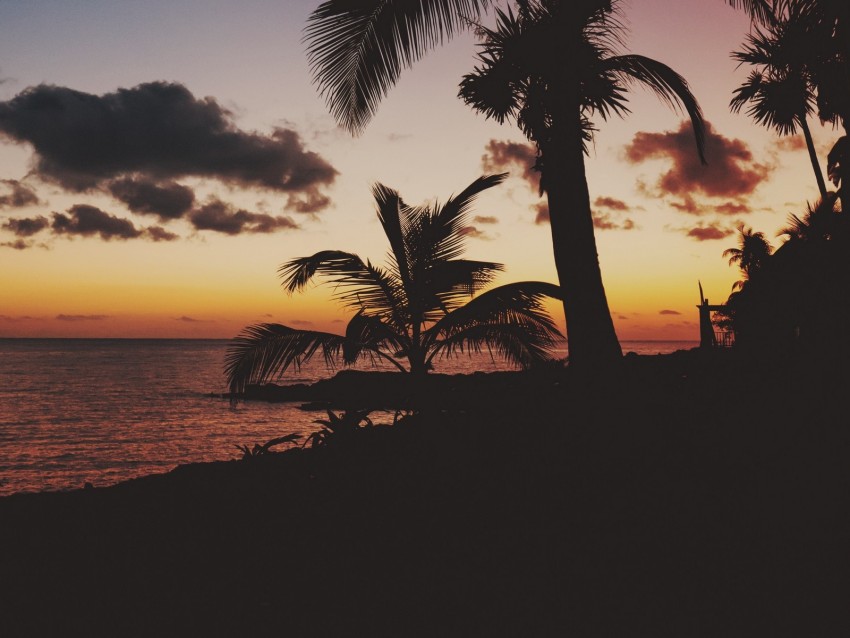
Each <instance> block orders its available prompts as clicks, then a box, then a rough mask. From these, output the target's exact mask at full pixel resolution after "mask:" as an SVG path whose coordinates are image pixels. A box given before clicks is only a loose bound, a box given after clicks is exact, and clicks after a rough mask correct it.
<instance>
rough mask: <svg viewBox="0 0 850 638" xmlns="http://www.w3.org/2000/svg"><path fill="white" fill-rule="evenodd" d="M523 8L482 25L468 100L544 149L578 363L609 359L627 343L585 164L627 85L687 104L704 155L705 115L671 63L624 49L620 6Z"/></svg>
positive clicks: (544, 183) (589, 1)
mask: <svg viewBox="0 0 850 638" xmlns="http://www.w3.org/2000/svg"><path fill="white" fill-rule="evenodd" d="M518 4H519V5H520V7H519V10H518V11H517V12H516V13H514V12H513V11H511V10H508V11H497V24H496V26H495V28H493V29H481V33H482V34H483V36H484V42H483V44H482V45H481V51H480V53H479V55H478V59H479V62H480V65H479V66H477V67H476V68H475V70H474V71H473V72H472V73H469V74H467V75H466V76H464V78H463V81H462V82H461V86H460V96H461V97H462V98H463V100H464V101H466V102H467V103H468V104H470V105H471V106H472V107H473V108H474V109H475V110H477V111H479V112H481V113H483V114H484V115H485V116H486V117H488V118H493V119H495V120H496V121H497V122H499V123H503V122H505V121H506V120H514V121H516V123H517V125H518V126H519V128H520V129H521V130H522V132H523V133H524V134H525V135H526V137H528V139H529V140H531V141H533V142H534V143H535V145H536V146H537V151H538V159H537V164H536V168H537V169H539V170H540V173H541V189H542V190H543V191H545V192H546V194H547V197H548V203H549V216H550V221H551V230H552V241H553V245H554V252H555V265H556V267H557V269H558V276H559V279H560V283H561V288H562V289H563V291H564V311H565V314H566V319H567V335H568V338H569V349H570V363H571V364H572V363H574V362H578V363H582V364H584V363H587V362H594V363H596V362H605V361H610V360H612V359H615V358H616V357H618V356H619V355H620V347H619V343H618V341H617V337H616V334H615V332H614V326H613V322H612V321H611V315H610V312H609V309H608V302H607V300H606V297H605V289H604V286H603V284H602V276H601V273H600V269H599V260H598V257H597V252H596V240H595V237H594V230H593V218H592V215H591V209H590V197H589V193H588V188H587V180H586V177H585V165H584V154H585V151H586V145H587V142H588V141H589V140H590V139H591V138H592V134H593V131H594V127H593V123H592V118H593V117H594V116H599V117H601V118H602V119H607V118H608V117H609V116H611V115H619V116H624V115H626V114H627V113H628V112H629V109H628V107H627V101H628V100H627V97H626V89H627V87H628V85H629V84H630V83H639V84H642V85H644V86H645V87H647V88H649V89H650V90H652V91H653V92H654V93H655V94H656V95H657V96H658V97H659V98H661V99H662V100H663V101H665V102H666V103H668V104H669V105H671V106H674V107H677V106H680V105H681V106H683V107H684V109H685V110H686V111H687V113H688V115H689V116H690V118H691V121H692V123H693V127H694V132H695V135H696V142H697V152H698V153H699V154H700V157H701V158H702V151H703V138H704V124H703V119H702V113H701V112H700V108H699V105H698V104H697V102H696V99H695V98H694V96H693V95H692V94H691V92H690V89H689V88H688V84H687V82H686V81H685V80H684V78H682V77H681V76H680V75H678V74H677V73H676V72H675V71H673V70H672V69H671V68H670V67H668V66H666V65H664V64H662V63H661V62H658V61H656V60H652V59H650V58H646V57H644V56H640V55H619V54H617V53H616V51H615V49H616V47H617V45H618V44H619V42H621V39H622V26H621V24H620V22H619V20H618V13H617V3H612V2H599V1H596V0H580V1H573V2H554V1H549V2H546V1H543V2H522V3H518Z"/></svg>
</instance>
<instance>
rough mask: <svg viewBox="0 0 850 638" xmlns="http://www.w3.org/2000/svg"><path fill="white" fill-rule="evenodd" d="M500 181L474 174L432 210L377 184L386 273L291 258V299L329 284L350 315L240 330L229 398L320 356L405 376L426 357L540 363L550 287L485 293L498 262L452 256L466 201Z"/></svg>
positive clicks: (533, 284)
mask: <svg viewBox="0 0 850 638" xmlns="http://www.w3.org/2000/svg"><path fill="white" fill-rule="evenodd" d="M504 177H505V176H504V175H491V176H485V177H480V178H479V179H477V180H475V181H474V182H473V183H472V184H470V185H469V186H468V187H467V188H466V189H464V190H463V191H462V192H461V193H460V194H458V195H457V196H453V197H450V198H449V199H448V200H447V201H446V202H445V203H444V204H442V205H439V204H434V205H433V206H409V205H408V204H406V203H405V202H404V201H403V200H402V199H401V197H400V196H399V194H398V193H397V192H396V191H394V190H392V189H390V188H387V187H386V186H383V185H381V184H378V185H376V186H375V188H374V189H373V193H374V196H375V201H376V204H377V210H378V219H379V220H380V222H381V225H382V227H383V229H384V233H385V234H386V236H387V239H388V240H389V244H390V253H389V260H390V261H389V263H388V265H387V266H386V267H385V268H381V267H378V266H374V265H372V263H371V262H370V261H368V260H367V261H364V260H362V259H361V258H360V257H358V256H357V255H354V254H352V253H347V252H343V251H339V250H325V251H321V252H318V253H316V254H315V255H312V256H310V257H300V258H297V259H293V260H291V261H288V262H286V263H285V264H283V266H281V268H280V274H281V276H282V277H283V285H284V288H285V289H286V290H287V291H288V292H290V293H292V292H295V291H298V290H301V289H302V288H304V286H306V285H307V284H308V283H309V282H310V281H311V280H312V279H313V277H314V276H317V275H319V276H324V277H326V278H327V279H328V280H329V281H330V283H332V284H333V285H334V289H335V295H336V299H337V300H339V301H340V302H341V303H342V305H343V306H345V307H347V308H349V309H351V310H354V311H355V315H354V316H353V317H352V318H351V320H350V321H349V322H348V326H347V328H346V331H345V334H344V335H336V334H331V333H327V332H319V331H314V330H300V329H296V328H290V327H288V326H284V325H280V324H260V325H255V326H249V327H248V328H246V329H245V331H243V333H242V334H241V335H240V336H238V337H237V338H236V339H234V340H233V342H232V344H231V345H230V347H229V349H228V353H227V358H226V364H225V370H226V374H227V377H228V381H229V383H230V389H231V392H232V394H233V395H234V396H235V395H238V394H239V393H242V392H243V391H244V390H245V387H246V386H247V385H248V384H257V383H264V382H267V381H269V380H271V379H273V378H276V377H278V376H280V375H282V374H283V373H284V372H286V370H287V369H289V368H290V367H291V366H294V367H298V366H300V365H301V364H302V363H304V362H305V361H308V360H310V359H311V358H312V357H313V356H314V355H316V354H317V353H319V352H321V354H322V356H323V357H324V359H325V361H326V362H327V363H328V365H333V364H334V363H335V362H336V361H337V360H338V358H339V357H340V355H341V357H342V361H343V362H344V363H345V364H346V365H353V364H355V363H357V362H358V361H360V360H367V361H368V360H371V361H375V360H376V359H380V360H383V361H387V362H389V363H391V364H392V365H394V366H395V367H396V368H397V369H398V370H400V371H402V372H406V371H409V372H411V373H412V374H414V375H422V374H424V373H425V372H427V370H428V369H430V368H431V366H432V362H433V361H434V360H435V358H439V357H450V356H455V355H457V354H460V353H472V352H480V351H481V350H482V349H486V350H489V351H492V352H495V353H497V354H498V355H499V356H501V357H504V358H505V359H507V360H508V361H510V362H512V363H515V364H517V365H519V366H521V367H524V368H527V367H530V366H532V365H535V364H539V363H541V362H543V361H545V360H547V359H548V358H549V356H550V352H551V349H552V347H553V346H554V345H555V343H556V342H557V341H558V339H559V338H560V337H561V335H560V333H559V332H558V330H557V328H556V327H555V324H554V323H553V321H552V319H551V318H550V317H549V315H548V314H547V313H546V311H545V310H544V308H543V301H544V299H545V298H546V297H547V296H549V297H554V298H560V291H559V289H558V287H557V286H555V285H553V284H549V283H545V282H540V281H525V282H518V283H512V284H506V285H503V286H498V287H495V288H491V289H489V290H484V289H485V288H486V286H487V285H488V284H490V283H491V282H492V281H493V278H494V276H495V275H496V273H498V272H499V271H500V270H502V265H501V264H499V263H496V262H485V261H473V260H468V259H461V258H460V256H461V255H462V254H463V252H464V248H465V243H466V228H467V223H466V219H467V216H468V213H469V211H470V209H471V206H472V203H473V201H474V200H475V198H476V196H477V195H478V194H479V193H480V192H482V191H484V190H486V189H488V188H491V187H493V186H496V185H497V184H499V183H501V182H502V180H503V179H504ZM474 295H477V296H474ZM473 296H474V297H473ZM470 298H471V299H470ZM403 361H406V363H407V367H405V366H404V365H403V363H402V362H403Z"/></svg>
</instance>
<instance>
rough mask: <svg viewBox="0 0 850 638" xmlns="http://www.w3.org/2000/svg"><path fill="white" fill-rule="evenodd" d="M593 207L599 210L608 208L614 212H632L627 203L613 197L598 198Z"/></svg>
mask: <svg viewBox="0 0 850 638" xmlns="http://www.w3.org/2000/svg"><path fill="white" fill-rule="evenodd" d="M593 205H594V206H596V207H597V208H607V209H609V210H614V211H623V212H625V211H627V210H630V209H629V205H628V204H626V202H624V201H622V200H619V199H615V198H613V197H597V198H596V199H595V200H594V201H593Z"/></svg>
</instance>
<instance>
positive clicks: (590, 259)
mask: <svg viewBox="0 0 850 638" xmlns="http://www.w3.org/2000/svg"><path fill="white" fill-rule="evenodd" d="M576 135H577V136H578V137H576ZM570 138H573V139H570ZM541 152H542V158H541V159H542V162H541V164H542V175H541V183H542V185H543V188H544V190H545V191H546V195H547V197H548V200H549V219H550V222H551V227H552V245H553V249H554V254H555V267H556V268H557V271H558V280H559V283H560V285H561V290H562V291H563V293H564V315H565V317H566V320H567V342H568V347H569V361H570V367H573V366H576V367H579V368H584V369H587V368H596V367H604V366H606V365H608V364H611V363H614V362H616V361H618V360H619V359H620V358H621V357H622V355H623V351H622V349H621V348H620V343H619V341H618V340H617V334H616V332H615V331H614V322H613V321H612V320H611V312H610V310H609V309H608V300H607V298H606V296H605V287H604V286H603V284H602V273H601V271H600V269H599V256H598V254H597V252H596V238H595V236H594V231H593V216H592V214H591V210H590V194H589V192H588V188H587V178H586V176H585V166H584V151H583V146H582V140H581V126H580V123H579V126H578V130H577V131H573V135H571V136H567V137H566V138H565V139H563V140H562V143H561V144H558V143H556V142H553V143H550V144H547V145H546V147H542V148H541Z"/></svg>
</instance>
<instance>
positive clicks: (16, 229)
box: [3, 215, 50, 237]
mask: <svg viewBox="0 0 850 638" xmlns="http://www.w3.org/2000/svg"><path fill="white" fill-rule="evenodd" d="M48 226H50V220H48V219H47V217H44V216H42V215H39V216H38V217H24V218H20V219H10V220H8V221H6V223H5V224H3V228H6V229H8V230H10V231H12V232H13V233H14V234H15V235H16V236H18V237H32V236H33V235H35V234H36V233H38V232H40V231H42V230H44V229H45V228H47V227H48Z"/></svg>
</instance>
